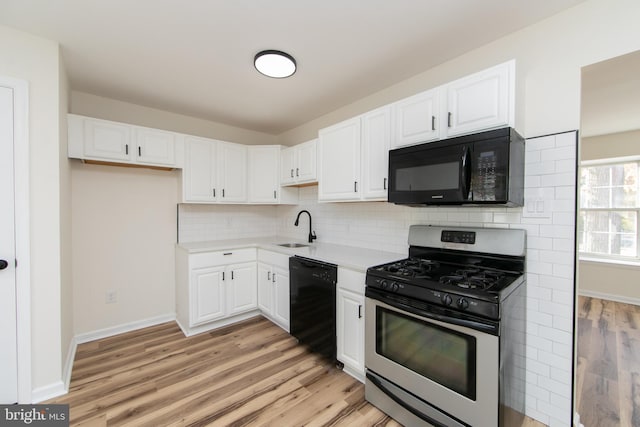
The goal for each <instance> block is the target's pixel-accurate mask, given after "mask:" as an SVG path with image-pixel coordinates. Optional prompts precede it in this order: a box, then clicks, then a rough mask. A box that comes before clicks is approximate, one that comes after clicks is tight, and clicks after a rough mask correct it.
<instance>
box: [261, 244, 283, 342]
mask: <svg viewBox="0 0 640 427" xmlns="http://www.w3.org/2000/svg"><path fill="white" fill-rule="evenodd" d="M258 307H259V308H260V311H261V312H262V314H263V315H264V316H265V317H267V318H269V319H270V320H272V321H273V322H275V323H276V324H277V325H279V326H280V327H281V328H283V329H285V330H286V331H287V332H288V331H289V319H290V317H289V256H288V255H283V254H279V253H276V252H270V251H264V250H259V251H258Z"/></svg>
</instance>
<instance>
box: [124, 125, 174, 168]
mask: <svg viewBox="0 0 640 427" xmlns="http://www.w3.org/2000/svg"><path fill="white" fill-rule="evenodd" d="M134 135H135V140H136V146H137V147H136V152H135V153H134V154H133V155H134V156H137V160H138V161H140V162H143V163H149V164H154V165H167V164H175V158H176V135H175V134H173V133H171V132H163V131H160V130H156V129H147V128H136V129H135V132H134Z"/></svg>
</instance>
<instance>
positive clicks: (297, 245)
mask: <svg viewBox="0 0 640 427" xmlns="http://www.w3.org/2000/svg"><path fill="white" fill-rule="evenodd" d="M278 246H282V247H284V248H306V247H307V246H309V245H305V244H304V243H278Z"/></svg>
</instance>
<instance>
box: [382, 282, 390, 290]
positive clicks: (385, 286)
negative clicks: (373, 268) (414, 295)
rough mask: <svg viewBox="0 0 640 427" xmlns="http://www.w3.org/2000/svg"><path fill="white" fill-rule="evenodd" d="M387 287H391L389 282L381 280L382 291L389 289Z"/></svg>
mask: <svg viewBox="0 0 640 427" xmlns="http://www.w3.org/2000/svg"><path fill="white" fill-rule="evenodd" d="M387 286H389V284H388V283H387V281H386V280H381V281H380V287H381V288H382V289H387Z"/></svg>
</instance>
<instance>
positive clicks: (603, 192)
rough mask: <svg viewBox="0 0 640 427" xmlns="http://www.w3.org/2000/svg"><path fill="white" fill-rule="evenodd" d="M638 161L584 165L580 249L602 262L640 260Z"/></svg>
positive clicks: (629, 160) (581, 180) (581, 174)
mask: <svg viewBox="0 0 640 427" xmlns="http://www.w3.org/2000/svg"><path fill="white" fill-rule="evenodd" d="M639 167H640V161H639V160H638V159H635V158H634V159H628V160H618V161H610V162H606V163H605V162H600V161H599V162H597V163H595V162H584V163H583V164H582V167H581V172H580V207H579V214H578V248H579V251H580V253H581V254H585V255H592V256H597V257H601V258H614V259H627V260H639V259H640V257H639V253H638V218H639V215H638V214H639V212H640V203H639V199H638V197H639V194H640V191H638V190H639V186H638V175H639V174H638V168H639Z"/></svg>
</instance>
